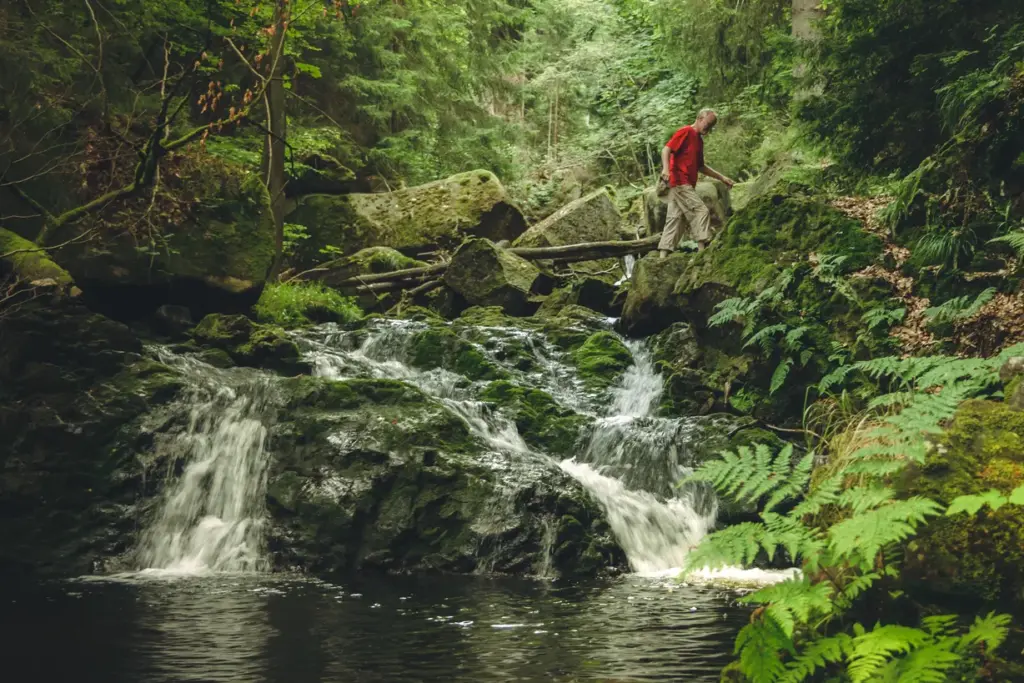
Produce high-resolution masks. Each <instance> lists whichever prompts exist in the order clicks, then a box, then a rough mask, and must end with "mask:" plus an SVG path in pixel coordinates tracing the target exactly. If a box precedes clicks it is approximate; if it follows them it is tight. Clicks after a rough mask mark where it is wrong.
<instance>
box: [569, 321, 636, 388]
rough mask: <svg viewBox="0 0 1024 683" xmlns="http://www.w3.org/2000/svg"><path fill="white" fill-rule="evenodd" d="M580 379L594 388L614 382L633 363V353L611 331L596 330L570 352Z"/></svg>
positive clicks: (608, 385)
mask: <svg viewBox="0 0 1024 683" xmlns="http://www.w3.org/2000/svg"><path fill="white" fill-rule="evenodd" d="M572 359H573V362H574V363H575V364H576V368H577V370H579V376H580V379H582V380H583V382H584V383H585V384H586V385H587V386H589V387H591V388H595V389H606V388H608V387H610V386H612V385H614V384H616V383H617V382H618V381H619V379H621V378H622V375H623V374H624V373H625V372H626V370H627V369H628V368H629V366H631V365H632V364H633V354H631V353H630V352H629V349H628V348H626V345H625V344H623V343H622V341H621V340H620V339H619V338H618V337H617V336H616V335H614V334H613V333H611V332H596V333H595V334H593V335H591V336H590V337H588V338H587V340H586V341H585V342H583V344H582V346H580V347H579V348H578V349H576V350H574V351H573V352H572Z"/></svg>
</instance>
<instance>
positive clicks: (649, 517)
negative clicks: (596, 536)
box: [561, 342, 717, 574]
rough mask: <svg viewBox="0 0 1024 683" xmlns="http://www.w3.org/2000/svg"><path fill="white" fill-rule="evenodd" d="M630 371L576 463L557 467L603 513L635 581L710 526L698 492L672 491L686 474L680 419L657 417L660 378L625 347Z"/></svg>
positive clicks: (684, 425) (680, 559)
mask: <svg viewBox="0 0 1024 683" xmlns="http://www.w3.org/2000/svg"><path fill="white" fill-rule="evenodd" d="M629 346H630V351H632V353H633V358H634V364H633V366H632V367H630V368H629V370H627V371H626V373H625V375H624V376H623V378H622V381H621V382H620V383H619V386H618V387H616V388H615V390H614V392H613V400H612V403H611V406H610V408H609V411H608V414H607V415H606V416H605V417H603V418H600V419H599V420H598V421H597V422H596V423H595V425H594V429H593V431H592V433H591V435H590V439H589V442H588V443H587V446H586V448H585V449H584V450H583V452H582V453H581V455H580V456H579V457H578V458H570V459H567V460H564V461H563V462H562V463H561V467H562V469H563V470H564V471H566V472H567V473H569V474H570V475H572V476H573V477H574V478H575V479H576V480H577V481H579V482H580V483H581V484H582V485H583V486H584V487H585V488H586V489H587V490H588V491H590V493H591V494H592V495H593V496H594V497H595V498H596V499H597V500H598V501H600V503H601V505H602V506H604V508H605V510H606V512H607V515H608V523H609V525H610V526H611V528H612V531H613V532H614V534H615V537H616V539H617V540H618V541H619V545H621V546H622V549H623V550H624V551H625V552H626V556H627V557H628V558H629V563H630V566H631V567H632V568H633V570H634V571H636V572H639V573H641V574H649V573H659V572H665V571H668V570H672V569H677V568H679V567H681V566H682V565H683V564H684V561H685V559H686V555H687V554H688V553H689V551H690V549H691V548H693V547H694V546H696V545H697V544H698V543H699V542H700V540H701V539H702V538H703V537H704V536H705V535H706V534H707V533H708V531H709V530H710V528H711V527H712V526H714V523H715V517H716V515H717V502H716V501H715V499H714V497H713V496H709V495H707V494H705V492H704V491H703V490H702V489H688V490H685V491H678V490H677V489H676V485H677V484H678V483H679V481H680V479H682V478H683V476H685V475H686V474H687V473H688V472H689V471H690V468H689V467H688V466H687V465H686V463H685V456H686V452H687V448H686V446H687V442H688V441H689V439H690V438H692V437H691V433H692V432H693V431H694V425H693V422H692V420H688V419H687V418H675V419H668V418H657V417H655V416H654V412H655V411H656V410H657V408H658V401H659V399H660V398H661V392H662V386H663V382H662V378H661V376H660V374H659V373H658V372H657V370H656V369H655V367H654V363H653V361H652V359H651V356H650V353H649V352H648V351H647V349H646V348H644V347H643V346H642V345H641V344H639V343H637V342H631V343H630V344H629Z"/></svg>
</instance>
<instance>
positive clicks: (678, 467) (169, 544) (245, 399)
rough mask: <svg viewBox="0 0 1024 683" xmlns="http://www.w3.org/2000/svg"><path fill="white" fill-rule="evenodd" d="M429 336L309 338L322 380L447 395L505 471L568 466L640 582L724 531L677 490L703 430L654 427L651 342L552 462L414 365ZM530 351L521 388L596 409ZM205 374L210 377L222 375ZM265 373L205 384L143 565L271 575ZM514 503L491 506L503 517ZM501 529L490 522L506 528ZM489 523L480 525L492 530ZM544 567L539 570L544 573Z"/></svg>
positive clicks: (568, 376) (445, 376) (395, 329)
mask: <svg viewBox="0 0 1024 683" xmlns="http://www.w3.org/2000/svg"><path fill="white" fill-rule="evenodd" d="M421 328H422V325H420V324H417V323H409V322H402V321H382V322H381V323H380V324H379V325H378V327H376V328H375V329H374V330H373V331H372V332H371V333H370V334H369V335H368V336H365V337H363V338H361V339H360V338H359V337H358V336H357V335H352V334H349V333H342V332H337V333H328V334H326V335H322V336H321V337H320V338H319V339H318V340H316V341H312V340H308V339H307V340H305V342H306V345H307V347H308V348H307V351H306V359H307V360H309V361H311V362H312V363H313V366H314V368H315V374H317V375H320V376H323V377H329V378H332V379H349V378H354V377H367V376H369V377H380V378H385V377H386V378H394V379H401V380H403V381H406V382H409V383H410V384H412V385H414V386H416V387H418V388H419V389H421V390H423V391H424V392H425V393H427V394H430V395H432V396H434V397H436V398H437V399H439V400H440V401H441V402H443V403H444V404H445V405H446V406H447V407H448V408H449V409H450V410H451V411H452V412H453V413H454V414H456V415H458V416H459V417H460V418H461V419H462V420H463V421H464V422H465V423H466V425H467V426H468V427H469V429H470V430H471V431H472V433H473V434H474V435H475V436H476V437H477V438H478V439H480V440H481V441H482V442H483V443H485V444H487V445H488V446H489V447H490V449H492V450H493V451H494V452H495V453H496V454H504V455H505V456H513V457H504V458H497V459H496V460H495V467H499V468H510V467H527V466H530V465H528V462H527V461H530V462H534V463H536V462H544V461H545V460H547V461H549V462H550V465H548V466H555V465H557V466H560V467H561V469H562V470H563V471H564V472H566V473H567V474H568V475H570V476H572V477H573V478H574V479H575V480H576V481H578V482H579V483H580V484H581V485H582V486H583V487H584V488H585V489H586V490H587V491H589V492H590V493H591V494H592V495H593V496H594V498H595V499H596V500H597V501H598V502H599V503H600V505H601V506H602V507H603V508H604V509H605V511H606V514H607V518H608V522H609V525H610V526H611V529H612V532H613V533H614V535H615V537H616V539H617V541H618V542H619V544H620V546H621V547H622V548H623V550H624V551H625V553H626V555H627V557H628V560H629V563H630V565H631V567H632V569H633V570H634V571H635V572H637V573H639V574H644V575H650V576H658V575H665V574H667V573H678V571H679V568H681V567H682V566H683V565H684V564H685V561H686V557H687V555H688V553H689V552H690V550H691V549H692V548H693V547H695V546H696V545H697V544H698V543H699V542H700V541H701V539H702V538H703V537H704V536H705V535H706V534H707V533H708V531H709V530H710V529H711V527H713V526H714V523H715V517H716V514H717V504H716V502H715V501H714V499H713V496H712V497H711V498H710V499H707V497H706V496H704V497H702V496H700V495H699V491H696V490H692V489H690V490H686V491H680V490H678V489H677V488H676V484H677V483H678V482H679V480H680V479H682V477H683V476H685V475H686V474H687V473H688V472H689V471H690V470H689V468H688V466H687V459H688V450H689V448H688V445H689V443H691V441H692V439H693V438H697V437H699V431H698V429H697V427H696V426H695V422H694V421H693V420H692V419H689V418H677V419H667V418H658V417H655V415H654V414H655V413H656V411H657V409H658V403H659V401H660V398H661V392H662V386H663V381H662V378H661V376H660V375H659V374H658V372H657V371H656V369H655V368H654V365H653V362H652V360H651V358H650V355H649V353H648V352H647V351H646V349H645V348H644V347H643V346H642V345H640V344H638V343H630V350H631V351H632V352H633V355H634V359H635V361H636V362H635V364H634V365H633V366H632V367H631V368H630V369H629V370H628V371H627V372H626V373H625V375H624V377H623V379H622V381H621V383H620V384H619V386H618V387H616V388H615V389H613V390H612V392H611V395H610V397H608V398H609V401H608V408H607V410H606V414H604V415H603V416H599V417H597V419H596V420H595V422H594V425H593V428H592V430H591V432H590V434H589V435H588V436H587V437H586V438H585V439H584V441H583V442H582V443H581V447H580V451H579V453H578V454H577V457H575V458H570V459H567V460H564V461H562V462H561V463H554V461H550V459H548V458H547V456H545V455H543V454H539V453H533V452H532V451H531V449H530V448H529V446H528V445H527V444H526V443H525V442H524V441H523V438H522V436H521V435H520V434H519V432H518V430H517V429H516V426H515V423H514V422H512V421H511V420H510V419H508V418H507V417H506V416H504V415H502V414H501V413H500V412H495V411H494V410H493V409H491V408H490V407H489V406H488V405H487V404H485V403H482V402H480V401H477V400H475V394H476V391H477V389H476V387H474V386H473V385H472V383H470V382H468V381H467V380H466V378H464V377H461V376H459V375H456V374H454V373H451V372H448V371H445V370H430V371H419V370H416V369H413V368H410V367H409V366H408V365H406V364H405V363H404V362H403V361H404V359H405V358H406V357H407V349H408V342H409V339H410V338H411V337H412V335H413V334H414V333H415V332H416V331H418V330H419V329H421ZM500 333H507V334H511V335H518V334H522V331H520V330H514V331H513V330H500ZM531 348H532V349H533V352H534V354H535V355H536V361H537V362H536V368H539V369H534V370H533V371H530V372H526V373H522V375H521V377H520V381H523V382H526V383H531V384H533V385H535V386H540V387H541V388H543V389H544V390H546V391H548V392H549V393H550V394H552V396H553V397H554V398H555V399H556V400H557V401H559V402H560V403H562V404H563V405H566V406H568V407H571V408H574V409H576V410H577V411H578V412H583V413H588V412H590V409H592V407H593V406H594V405H595V403H596V402H597V401H600V399H601V397H594V396H588V395H586V393H585V392H584V391H583V389H582V385H581V384H580V383H579V381H578V380H577V378H576V377H575V376H574V372H573V371H572V369H571V368H570V367H569V366H568V365H567V364H566V363H564V362H562V360H561V358H560V356H559V353H558V352H557V350H555V349H553V348H550V347H548V346H547V345H545V343H544V342H541V341H534V342H533V343H531ZM183 365H187V363H186V364H183ZM191 367H192V368H193V370H194V369H195V367H196V366H195V364H194V363H193V364H192V366H191ZM203 368H205V370H204V372H206V373H207V374H210V373H211V372H217V371H213V369H212V368H209V367H208V366H203ZM258 377H261V379H259V380H256V379H253V375H249V376H248V377H247V378H246V379H247V381H246V382H244V383H242V382H236V383H234V385H233V386H228V385H226V384H224V382H223V378H221V379H220V384H219V385H217V386H219V388H218V389H216V390H211V387H212V386H214V382H216V381H218V380H217V379H216V378H213V379H209V378H208V379H207V381H206V382H205V383H204V382H201V381H197V382H196V383H195V385H194V387H193V392H192V397H191V400H192V408H191V411H190V419H189V424H188V426H187V428H186V429H185V430H184V431H183V433H182V434H180V435H179V436H178V438H177V439H176V440H175V442H174V444H173V447H174V448H176V449H178V451H179V456H180V457H179V459H183V460H184V462H185V463H186V464H185V468H184V471H183V473H182V475H181V476H180V478H179V479H178V480H177V481H176V482H175V483H174V484H173V485H172V486H170V487H169V488H168V492H167V494H166V495H165V499H164V501H163V504H162V507H161V509H160V511H159V514H158V515H157V517H156V519H155V521H154V523H153V524H152V525H151V527H150V528H149V529H148V530H147V532H146V533H145V535H144V540H143V544H142V547H141V549H140V558H141V560H142V566H143V567H145V568H148V569H149V570H150V571H157V570H158V571H160V572H170V573H180V572H184V573H197V572H204V571H257V570H260V569H263V568H265V566H266V562H265V559H264V552H263V546H264V543H263V536H264V527H265V517H266V512H265V510H264V507H263V505H264V503H263V500H264V497H265V489H266V477H267V472H266V470H267V453H266V450H265V440H266V434H267V427H266V422H267V418H266V413H267V412H268V411H267V410H266V408H267V406H268V405H269V404H270V403H272V402H271V401H270V396H271V392H270V384H269V382H272V381H273V380H271V379H270V378H268V377H266V376H262V375H260V376H258ZM591 414H593V413H591ZM523 456H527V457H523ZM530 456H532V457H530ZM508 503H509V501H502V500H496V501H495V502H494V511H495V515H496V516H497V517H499V518H500V517H501V516H502V513H501V510H503V509H505V508H506V507H507V504H508ZM501 521H502V520H501V519H497V518H496V519H495V520H492V522H493V523H494V524H495V526H499V525H500V523H501ZM488 523H489V522H488V520H480V524H481V525H482V526H486V525H487V524H488ZM548 524H549V526H550V521H549V522H548ZM549 540H550V539H549ZM483 566H486V562H484V565H483ZM547 569H548V567H547V566H546V565H545V566H542V567H541V568H540V572H541V574H542V575H544V574H546V573H547ZM762 573H763V572H762ZM698 574H699V573H698ZM704 574H705V575H706V576H707V578H708V580H715V577H717V578H720V579H725V580H726V582H732V583H744V582H753V583H764V582H770V581H771V580H777V579H773V578H772V576H774V574H772V575H769V574H765V576H763V577H762V576H756V577H755V576H754V575H753V574H752V573H749V572H743V571H742V570H736V569H726V570H723V571H721V572H718V573H717V574H716V573H712V572H704ZM699 576H700V575H698V577H697V578H699Z"/></svg>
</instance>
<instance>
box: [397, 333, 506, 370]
mask: <svg viewBox="0 0 1024 683" xmlns="http://www.w3.org/2000/svg"><path fill="white" fill-rule="evenodd" d="M409 350H410V358H409V362H410V364H411V365H413V366H414V367H417V368H420V369H423V370H431V369H434V368H445V369H447V370H451V371H452V372H457V373H459V374H460V375H464V376H465V377H467V378H469V379H470V380H473V381H476V380H493V379H498V378H501V377H504V376H505V374H506V373H505V371H504V370H502V369H501V368H500V367H499V366H497V365H495V364H494V363H492V362H491V361H489V360H488V359H487V357H486V356H484V354H483V353H482V352H481V351H480V350H479V349H477V348H476V347H475V346H474V345H473V344H472V343H470V342H468V341H466V340H465V339H462V338H461V337H459V336H458V335H457V334H455V332H453V331H452V330H450V329H448V328H446V327H431V328H428V329H426V330H424V331H423V332H420V333H418V334H416V335H415V336H414V337H413V338H412V340H411V342H410V347H409Z"/></svg>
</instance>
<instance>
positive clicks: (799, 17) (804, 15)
mask: <svg viewBox="0 0 1024 683" xmlns="http://www.w3.org/2000/svg"><path fill="white" fill-rule="evenodd" d="M823 16H825V11H824V10H823V9H821V0H793V37H794V38H796V39H797V40H817V39H818V37H819V35H820V32H819V31H818V27H817V25H816V22H817V21H818V20H819V19H821V18H822V17H823Z"/></svg>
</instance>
